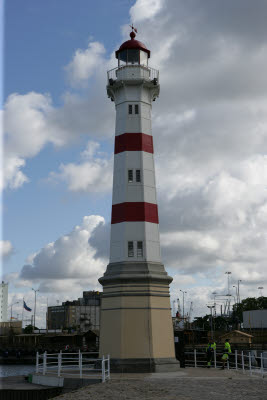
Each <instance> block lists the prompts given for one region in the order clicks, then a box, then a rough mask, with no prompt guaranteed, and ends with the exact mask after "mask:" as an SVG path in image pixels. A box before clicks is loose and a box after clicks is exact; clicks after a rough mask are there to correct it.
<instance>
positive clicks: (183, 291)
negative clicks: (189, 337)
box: [180, 289, 187, 321]
mask: <svg viewBox="0 0 267 400" xmlns="http://www.w3.org/2000/svg"><path fill="white" fill-rule="evenodd" d="M180 292H182V293H183V321H184V295H185V293H187V292H186V291H185V290H181V289H180Z"/></svg>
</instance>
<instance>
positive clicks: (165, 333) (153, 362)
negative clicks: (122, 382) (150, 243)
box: [99, 262, 179, 372]
mask: <svg viewBox="0 0 267 400" xmlns="http://www.w3.org/2000/svg"><path fill="white" fill-rule="evenodd" d="M171 281H172V278H171V277H169V276H168V275H167V273H166V271H165V269H164V266H163V264H161V263H150V262H122V263H111V264H109V265H108V267H107V271H106V272H105V274H104V276H103V277H102V278H100V279H99V282H100V283H101V284H102V285H103V296H102V304H101V329H100V355H101V356H102V355H107V354H109V355H110V358H111V371H113V372H165V371H166V372H167V371H176V370H177V369H178V366H179V364H178V362H177V360H176V358H175V350H174V335H173V326H172V318H171V309H170V295H169V284H170V282H171Z"/></svg>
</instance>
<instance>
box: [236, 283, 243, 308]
mask: <svg viewBox="0 0 267 400" xmlns="http://www.w3.org/2000/svg"><path fill="white" fill-rule="evenodd" d="M240 282H242V280H241V279H238V281H237V293H238V296H237V302H238V303H241V301H240V295H239V285H240Z"/></svg>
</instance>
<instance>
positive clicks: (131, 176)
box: [128, 169, 133, 183]
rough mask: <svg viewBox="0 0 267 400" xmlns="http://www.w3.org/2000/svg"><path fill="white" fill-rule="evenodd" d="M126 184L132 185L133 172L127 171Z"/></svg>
mask: <svg viewBox="0 0 267 400" xmlns="http://www.w3.org/2000/svg"><path fill="white" fill-rule="evenodd" d="M128 182H130V183H132V182H133V170H132V169H128Z"/></svg>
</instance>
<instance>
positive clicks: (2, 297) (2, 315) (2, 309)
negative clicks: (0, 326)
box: [0, 281, 8, 322]
mask: <svg viewBox="0 0 267 400" xmlns="http://www.w3.org/2000/svg"><path fill="white" fill-rule="evenodd" d="M7 303H8V283H5V282H4V281H2V283H1V285H0V322H6V321H7Z"/></svg>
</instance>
